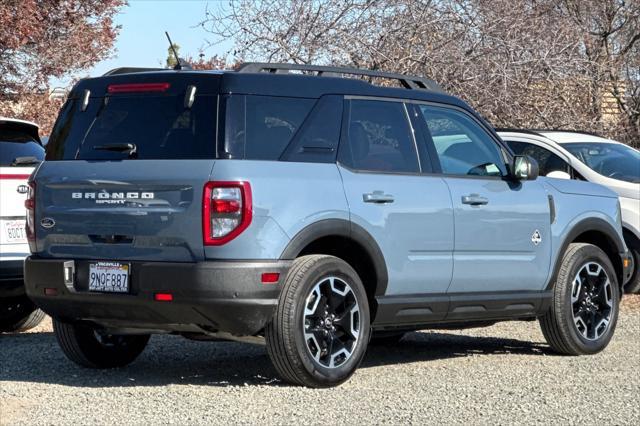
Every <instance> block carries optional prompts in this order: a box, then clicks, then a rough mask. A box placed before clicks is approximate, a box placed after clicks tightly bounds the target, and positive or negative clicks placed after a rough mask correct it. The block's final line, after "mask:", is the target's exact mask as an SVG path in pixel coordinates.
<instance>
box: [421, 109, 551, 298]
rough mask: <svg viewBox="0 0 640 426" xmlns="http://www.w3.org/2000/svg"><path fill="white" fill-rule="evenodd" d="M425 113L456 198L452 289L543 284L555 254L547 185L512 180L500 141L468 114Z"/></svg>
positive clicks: (527, 287)
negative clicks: (552, 244)
mask: <svg viewBox="0 0 640 426" xmlns="http://www.w3.org/2000/svg"><path fill="white" fill-rule="evenodd" d="M419 111H420V112H421V113H422V116H423V118H424V120H425V122H426V125H427V127H428V129H429V134H430V136H431V138H430V140H428V141H427V142H428V143H429V144H433V146H434V147H435V151H436V152H437V154H436V157H437V159H438V161H439V164H440V167H441V170H442V173H443V176H445V178H444V179H445V182H446V183H447V185H448V187H449V190H450V191H451V198H452V200H453V210H454V218H455V248H454V254H453V258H454V272H453V280H452V282H451V286H450V287H449V293H450V295H452V296H453V295H455V294H457V293H467V294H468V293H495V292H519V291H525V292H526V291H539V290H541V289H542V288H543V286H544V284H545V280H546V278H547V275H548V270H549V262H550V254H551V244H550V243H551V235H550V208H549V200H548V197H547V193H546V191H545V190H544V187H543V186H542V184H541V183H540V182H538V181H519V182H516V181H511V180H509V179H506V178H505V177H506V174H507V170H506V167H505V157H504V155H503V152H502V149H501V147H500V146H499V145H498V143H497V142H496V141H495V140H494V139H493V138H492V137H491V136H490V134H489V133H488V132H487V131H486V130H484V128H483V127H482V126H481V125H480V124H479V123H478V121H476V120H475V119H474V118H473V117H472V116H471V115H469V114H467V113H466V112H464V111H462V110H459V109H453V108H445V107H440V106H431V105H420V106H419Z"/></svg>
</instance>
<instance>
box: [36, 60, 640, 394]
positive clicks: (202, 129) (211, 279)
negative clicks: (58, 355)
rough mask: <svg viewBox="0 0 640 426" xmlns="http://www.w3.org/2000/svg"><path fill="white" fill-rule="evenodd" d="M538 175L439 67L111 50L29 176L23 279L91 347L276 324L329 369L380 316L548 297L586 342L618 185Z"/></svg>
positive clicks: (486, 309) (495, 311)
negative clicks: (421, 74) (149, 59)
mask: <svg viewBox="0 0 640 426" xmlns="http://www.w3.org/2000/svg"><path fill="white" fill-rule="evenodd" d="M347 76H350V77H354V76H355V77H358V78H346V77H347ZM363 77H365V78H367V79H371V81H373V82H376V81H379V80H381V79H386V80H387V81H393V82H395V83H398V86H399V87H387V86H385V87H381V86H377V85H374V84H371V83H370V82H367V81H363V80H362V78H363ZM537 174H538V173H537V166H536V164H535V161H534V160H531V159H529V158H527V157H519V156H514V155H513V154H512V152H511V151H510V150H509V148H508V147H507V146H506V145H505V144H504V143H503V142H502V140H501V139H500V138H499V137H498V136H497V135H496V133H495V131H494V130H493V129H492V127H491V126H490V125H488V124H487V123H486V122H485V121H484V120H483V119H482V118H481V117H480V116H479V115H478V114H477V113H476V112H474V110H473V109H471V108H470V107H469V106H468V105H467V104H466V103H464V102H463V101H461V100H459V99H457V98H455V97H453V96H449V95H447V94H445V93H444V92H443V91H442V90H441V89H440V88H439V87H438V86H437V85H436V84H435V83H434V82H432V81H430V80H427V79H423V78H418V77H410V76H405V75H396V74H388V73H381V72H372V71H364V70H354V69H345V68H334V67H315V66H299V65H285V64H246V65H244V67H242V68H241V69H240V70H238V71H206V72H205V71H184V70H183V71H172V70H156V71H154V70H135V69H119V70H115V71H113V72H110V73H108V74H107V75H105V76H102V77H99V78H92V79H86V80H82V81H80V82H79V83H78V84H77V85H76V86H75V87H74V89H73V90H72V92H71V94H70V96H69V99H68V101H67V102H66V104H65V106H64V107H63V109H62V111H61V113H60V116H59V118H58V120H57V123H56V125H55V128H54V130H53V133H52V135H51V138H50V141H49V144H48V146H47V152H46V161H45V162H44V163H42V165H41V166H40V167H39V168H38V169H37V171H36V172H35V174H34V177H33V178H32V179H31V181H30V183H29V184H30V187H31V191H30V198H29V200H28V201H27V205H28V206H29V207H30V209H29V215H28V224H27V232H28V237H29V242H30V245H31V251H32V255H31V256H30V257H29V258H28V259H27V261H26V266H25V271H26V284H27V291H28V295H29V296H30V297H31V298H32V299H33V301H34V302H35V303H36V304H37V305H38V306H40V307H41V308H42V309H43V310H44V311H45V312H47V313H48V314H49V315H51V316H52V318H53V325H54V331H55V335H56V337H57V340H58V342H59V344H60V346H61V348H62V350H63V351H64V353H65V354H66V355H67V357H68V358H70V359H71V360H72V361H74V362H76V363H78V364H79V365H81V366H85V367H91V368H108V367H118V366H124V365H126V364H128V363H130V362H132V361H133V360H134V359H135V358H136V357H137V356H138V355H139V354H140V353H141V352H142V351H143V349H144V347H145V345H146V344H147V341H148V340H149V335H150V334H154V333H173V334H179V335H183V336H185V337H190V338H196V339H205V338H211V339H232V340H246V341H262V342H266V347H267V351H268V354H269V356H270V357H271V360H272V361H273V364H274V366H275V368H276V370H277V372H278V373H279V374H280V375H281V376H282V378H283V379H284V380H285V381H287V382H289V383H293V384H300V385H306V386H312V387H325V386H333V385H337V384H340V383H342V382H344V381H345V380H347V379H348V378H349V377H350V376H351V374H352V373H353V372H354V371H355V369H356V367H357V366H358V365H359V363H360V361H361V360H362V358H363V356H364V353H365V350H366V348H367V345H368V343H369V339H370V336H371V333H372V332H373V336H374V338H376V336H377V335H378V336H381V337H384V338H387V339H388V338H389V337H390V336H400V335H401V334H402V333H404V332H407V331H410V330H418V329H426V328H433V327H458V328H463V327H468V326H480V325H487V324H492V323H495V322H497V321H502V320H533V319H536V318H538V319H539V320H540V322H541V325H542V330H543V331H544V335H545V337H546V338H547V340H548V342H549V344H550V345H551V346H552V348H553V349H554V350H556V351H558V352H561V353H565V354H573V355H579V354H592V353H596V352H598V351H600V350H602V349H603V348H604V347H605V346H607V344H608V343H609V341H610V339H611V338H612V336H613V333H614V329H615V326H616V320H617V316H618V310H619V299H620V294H621V286H622V284H623V283H624V282H625V281H626V279H628V276H629V257H628V251H627V249H626V247H625V245H624V242H623V238H622V230H621V222H620V220H621V219H620V206H619V204H618V200H617V196H616V194H615V193H613V192H611V191H610V190H608V189H606V188H604V187H601V186H598V185H594V184H590V183H587V182H578V181H569V180H556V179H548V178H540V179H536V178H537Z"/></svg>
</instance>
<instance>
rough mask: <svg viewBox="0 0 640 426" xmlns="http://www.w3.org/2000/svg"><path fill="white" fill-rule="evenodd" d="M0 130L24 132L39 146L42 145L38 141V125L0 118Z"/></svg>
mask: <svg viewBox="0 0 640 426" xmlns="http://www.w3.org/2000/svg"><path fill="white" fill-rule="evenodd" d="M1 129H9V130H17V131H20V132H24V133H26V134H28V135H29V136H31V137H32V138H33V139H35V140H36V141H37V142H38V143H39V144H40V145H42V141H41V140H40V134H39V132H38V125H37V124H36V123H33V122H31V121H25V120H18V119H14V118H6V117H0V130H1Z"/></svg>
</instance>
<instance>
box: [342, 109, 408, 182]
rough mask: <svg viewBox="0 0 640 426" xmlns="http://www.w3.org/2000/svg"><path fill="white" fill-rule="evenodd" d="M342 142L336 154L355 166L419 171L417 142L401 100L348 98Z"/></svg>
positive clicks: (406, 171)
mask: <svg viewBox="0 0 640 426" xmlns="http://www.w3.org/2000/svg"><path fill="white" fill-rule="evenodd" d="M346 105H347V106H346V108H348V110H347V115H348V119H347V123H346V126H345V133H346V137H345V139H346V140H345V142H344V143H341V144H340V152H339V153H338V158H339V159H340V162H341V163H342V164H344V165H345V166H347V167H350V168H352V169H356V170H368V171H381V172H398V173H418V172H419V171H420V166H419V162H418V155H417V152H416V145H415V142H414V140H413V136H412V133H411V127H410V125H409V122H408V121H407V114H406V112H405V109H404V105H403V104H402V103H400V102H385V101H373V100H371V101H370V100H351V101H347V104H346Z"/></svg>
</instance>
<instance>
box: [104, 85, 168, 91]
mask: <svg viewBox="0 0 640 426" xmlns="http://www.w3.org/2000/svg"><path fill="white" fill-rule="evenodd" d="M169 87H171V85H170V84H169V83H130V84H110V85H109V86H107V92H109V93H132V92H164V91H166V90H167V89H168V88H169Z"/></svg>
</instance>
